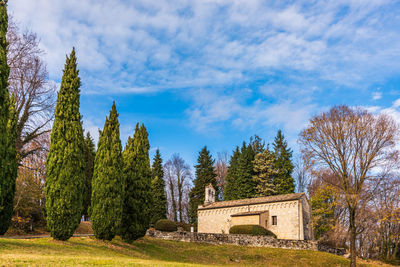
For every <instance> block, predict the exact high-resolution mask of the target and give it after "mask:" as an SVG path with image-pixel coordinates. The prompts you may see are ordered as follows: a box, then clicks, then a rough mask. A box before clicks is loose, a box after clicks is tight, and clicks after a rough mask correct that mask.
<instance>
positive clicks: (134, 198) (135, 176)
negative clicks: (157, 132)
mask: <svg viewBox="0 0 400 267" xmlns="http://www.w3.org/2000/svg"><path fill="white" fill-rule="evenodd" d="M149 149H150V144H149V140H148V133H147V130H146V128H145V127H144V125H142V126H140V128H139V124H136V129H135V134H134V136H133V138H131V137H129V138H128V143H127V145H126V147H125V150H124V153H123V159H124V177H125V197H124V200H123V213H122V223H121V236H122V238H123V240H124V241H127V242H132V241H133V240H135V239H137V238H139V237H142V236H144V235H145V233H146V230H147V229H148V227H149V223H150V215H151V214H150V207H151V195H150V186H151V168H150V159H149Z"/></svg>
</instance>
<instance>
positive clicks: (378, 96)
mask: <svg viewBox="0 0 400 267" xmlns="http://www.w3.org/2000/svg"><path fill="white" fill-rule="evenodd" d="M381 98H382V92H374V93H372V100H379V99H381Z"/></svg>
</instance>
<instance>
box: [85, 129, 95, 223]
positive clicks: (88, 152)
mask: <svg viewBox="0 0 400 267" xmlns="http://www.w3.org/2000/svg"><path fill="white" fill-rule="evenodd" d="M83 156H84V160H85V178H86V179H85V191H84V198H83V215H85V216H88V215H89V207H90V202H91V197H92V178H93V171H94V159H95V157H96V151H95V146H94V141H93V139H92V137H91V136H90V133H89V132H87V134H86V137H85V143H84V154H83Z"/></svg>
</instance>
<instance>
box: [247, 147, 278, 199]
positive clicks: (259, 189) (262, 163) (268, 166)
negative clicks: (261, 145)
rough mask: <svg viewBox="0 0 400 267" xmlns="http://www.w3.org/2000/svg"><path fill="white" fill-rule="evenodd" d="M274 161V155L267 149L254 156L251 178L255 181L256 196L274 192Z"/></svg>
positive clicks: (268, 194)
mask: <svg viewBox="0 0 400 267" xmlns="http://www.w3.org/2000/svg"><path fill="white" fill-rule="evenodd" d="M274 163H275V158H274V155H273V154H272V153H271V152H270V151H269V150H268V149H265V150H264V151H262V152H261V153H259V154H257V155H256V156H255V158H254V161H253V164H254V176H253V179H254V181H255V183H256V188H255V190H256V196H257V197H264V196H270V195H274V194H275V193H276V191H275V185H274V183H273V182H274V181H273V179H274V176H275V175H276V174H277V172H276V170H275V166H274Z"/></svg>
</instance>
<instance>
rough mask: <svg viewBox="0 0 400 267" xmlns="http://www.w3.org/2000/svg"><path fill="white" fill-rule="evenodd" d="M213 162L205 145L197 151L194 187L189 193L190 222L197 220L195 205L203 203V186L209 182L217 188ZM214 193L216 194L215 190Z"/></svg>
mask: <svg viewBox="0 0 400 267" xmlns="http://www.w3.org/2000/svg"><path fill="white" fill-rule="evenodd" d="M214 163H215V160H214V159H213V158H212V156H211V154H210V151H208V150H207V147H206V146H205V147H203V149H202V150H201V151H200V153H199V157H198V158H197V165H196V166H195V168H196V178H195V180H194V182H193V183H194V187H193V188H192V190H191V191H190V193H189V198H190V200H189V217H190V223H196V222H197V207H198V206H199V205H200V204H203V203H204V199H205V187H206V186H207V185H209V184H211V185H212V186H213V187H214V188H215V190H218V187H217V179H216V177H217V175H216V173H215V172H214ZM215 195H216V196H218V192H217V191H216V193H215Z"/></svg>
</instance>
